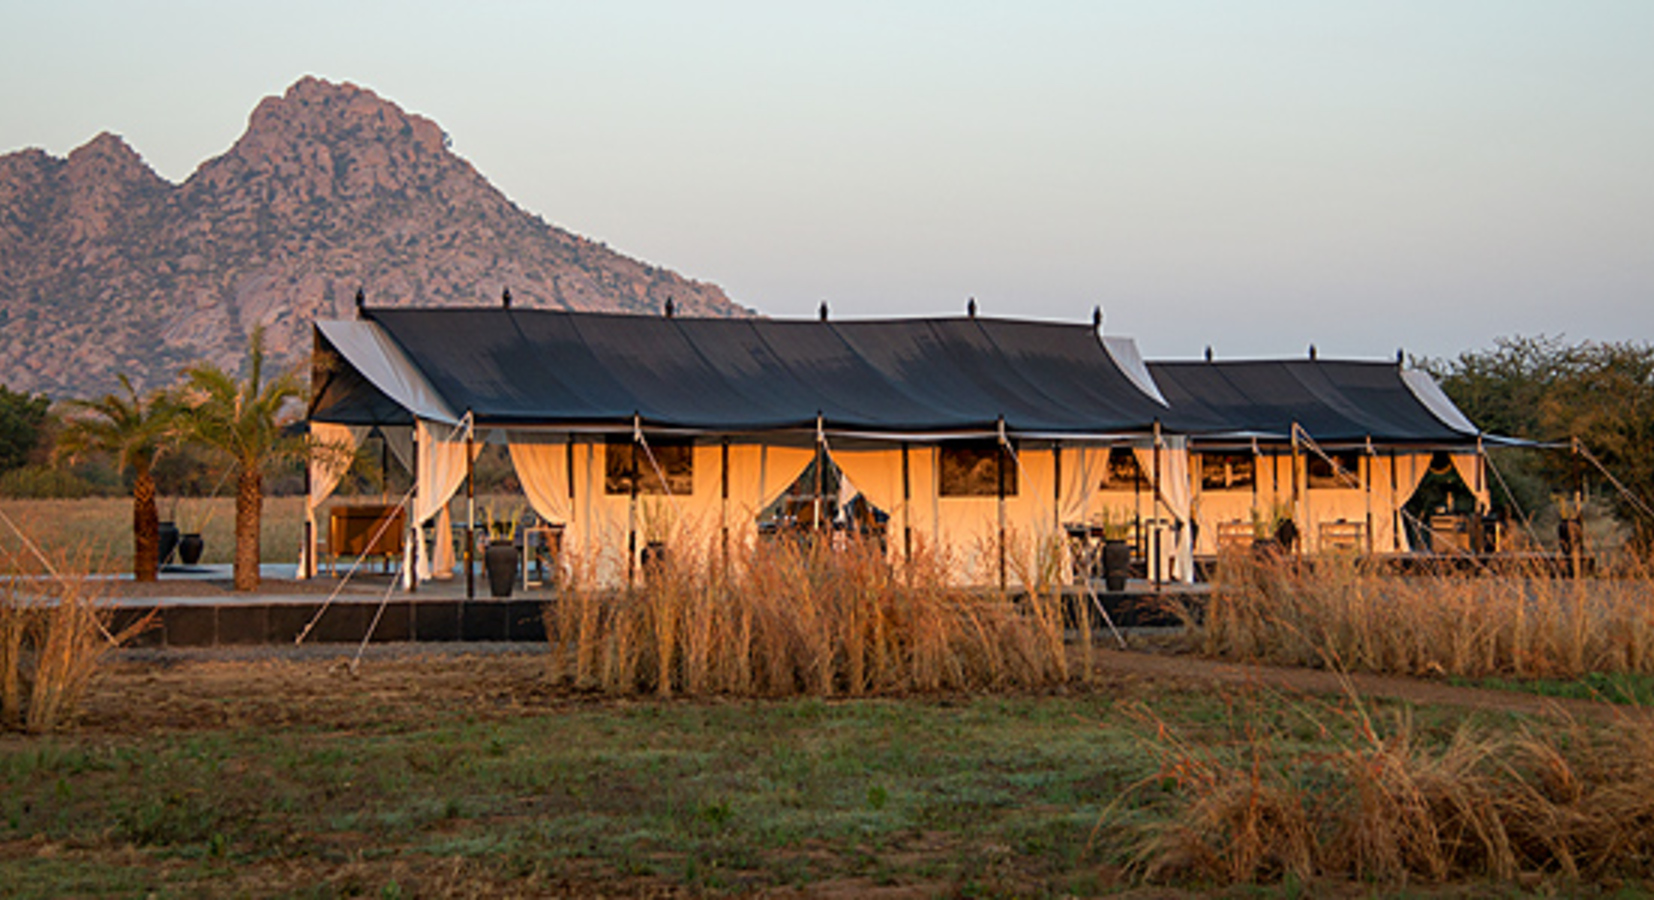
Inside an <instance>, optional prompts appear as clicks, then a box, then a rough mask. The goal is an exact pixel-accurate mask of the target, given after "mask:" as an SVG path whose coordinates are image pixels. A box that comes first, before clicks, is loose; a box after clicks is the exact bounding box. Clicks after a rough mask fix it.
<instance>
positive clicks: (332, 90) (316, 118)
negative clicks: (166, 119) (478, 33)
mask: <svg viewBox="0 0 1654 900" xmlns="http://www.w3.org/2000/svg"><path fill="white" fill-rule="evenodd" d="M359 286H360V287H365V289H366V290H367V293H368V297H369V302H370V303H371V304H373V305H376V306H378V305H383V306H464V305H482V304H491V303H497V302H498V301H499V296H500V292H501V291H502V290H503V289H505V288H509V289H510V290H511V293H512V299H513V303H514V304H515V305H518V306H524V307H547V308H554V309H584V310H599V309H601V310H617V311H636V312H639V313H650V314H654V313H658V312H659V310H660V309H661V307H662V306H663V305H664V304H665V302H666V300H667V299H669V298H670V299H671V300H672V301H673V302H674V303H675V304H676V306H677V308H678V310H680V311H681V313H682V314H688V315H712V316H724V315H743V314H746V313H747V311H746V310H744V309H742V308H741V307H739V306H736V305H735V304H733V303H731V302H730V300H729V299H728V298H727V297H726V296H724V293H723V291H722V290H720V289H719V288H718V287H716V286H715V285H711V284H707V283H704V282H698V281H692V280H689V279H686V278H683V277H682V276H679V275H677V274H676V273H673V272H670V271H667V270H665V269H662V268H660V267H657V266H652V265H649V264H648V263H643V262H639V261H637V260H633V259H630V258H627V257H625V256H622V255H620V254H618V253H615V252H613V251H611V250H609V249H608V248H607V247H605V246H604V245H602V244H600V243H597V242H594V241H590V240H587V239H585V238H582V237H580V236H579V235H576V234H572V233H570V232H568V231H565V230H563V229H561V228H557V227H555V226H552V225H550V224H548V223H547V222H545V221H544V220H543V219H541V218H540V217H538V216H535V215H532V214H530V213H527V212H525V211H524V210H522V209H520V208H518V207H517V206H516V205H515V204H513V203H512V202H511V201H510V200H509V199H508V198H506V197H505V196H504V195H503V194H501V193H500V192H499V191H498V190H496V189H495V188H494V187H493V186H492V185H490V184H489V183H488V181H487V180H486V179H484V178H483V177H482V176H481V175H480V174H479V173H478V172H477V171H476V169H474V168H472V166H471V165H470V164H469V163H467V162H466V161H465V160H464V159H462V158H460V157H459V156H456V155H455V154H454V153H452V152H451V151H450V150H449V149H448V147H447V140H446V136H445V135H444V134H443V132H442V129H441V128H439V127H438V126H437V124H436V123H435V122H432V121H431V120H429V119H426V118H423V117H421V116H417V115H410V114H408V113H406V112H404V111H403V110H401V109H400V108H398V107H397V106H396V105H395V104H392V103H390V102H388V101H386V100H383V99H381V98H379V97H378V96H376V95H375V94H373V92H371V91H368V90H365V89H362V88H359V87H355V86H353V85H350V84H333V83H329V82H326V81H322V80H320V79H316V78H305V79H303V80H301V81H299V82H298V83H296V84H294V85H293V86H292V87H291V88H289V89H288V90H287V92H286V93H285V94H284V95H282V96H280V97H268V98H265V100H264V101H263V102H261V103H260V104H259V105H258V107H257V108H256V109H255V110H254V111H253V114H252V116H251V118H250V120H249V122H248V127H247V130H246V132H245V133H244V134H243V135H242V136H241V138H240V139H239V140H238V141H236V143H235V146H233V147H231V148H230V150H229V152H227V153H225V154H224V155H222V156H219V157H217V158H215V159H211V160H208V161H207V162H205V163H203V164H202V165H201V166H200V167H199V168H198V169H197V170H196V171H195V173H194V174H193V175H191V176H190V178H189V179H188V180H187V181H185V182H184V183H183V184H180V185H174V184H171V183H169V182H167V181H166V180H164V179H162V178H160V177H159V176H157V175H156V174H155V172H154V171H153V170H151V169H150V168H149V167H148V166H147V165H146V164H145V163H144V162H143V160H142V159H141V158H139V156H138V154H137V153H135V152H134V151H133V150H132V148H131V147H129V146H127V144H126V142H125V141H123V140H121V139H120V138H119V137H117V136H115V135H113V134H108V133H105V134H100V135H98V136H97V137H96V138H93V139H92V140H91V141H90V142H89V143H87V144H86V145H84V146H82V147H80V148H78V149H76V150H74V151H73V152H71V153H70V154H69V156H68V158H67V159H57V158H54V157H52V156H49V155H48V154H46V153H43V152H41V151H39V150H24V151H20V152H17V153H11V154H8V155H6V156H3V157H0V382H3V383H5V384H7V385H9V386H10V387H12V388H13V389H17V390H28V391H44V392H46V393H48V394H51V395H52V396H53V397H67V396H91V395H94V394H97V393H102V392H105V391H108V390H111V389H112V388H113V386H114V385H115V382H116V374H117V373H121V372H124V373H126V374H127V375H128V376H130V377H131V378H132V379H133V381H134V382H135V383H137V384H139V385H140V386H157V385H162V384H166V383H169V382H170V381H171V380H172V379H173V378H174V377H175V376H176V374H177V372H178V371H179V369H181V368H182V367H183V366H185V365H188V364H190V363H192V362H195V361H198V360H209V361H212V362H215V363H218V364H220V365H223V366H226V367H228V368H232V369H233V368H234V367H235V366H236V365H237V364H238V363H239V361H240V360H241V358H242V354H243V351H244V349H245V346H246V336H247V334H248V332H249V331H250V330H251V329H252V328H253V327H254V326H255V325H258V324H263V325H264V326H265V327H266V332H267V335H268V343H267V347H268V349H269V351H270V354H271V356H272V358H273V359H274V360H275V361H276V362H278V363H292V362H296V361H298V360H300V359H302V358H303V357H304V356H305V355H306V354H308V352H309V347H310V323H311V321H312V320H313V319H315V318H317V317H327V316H343V315H349V314H350V312H351V307H352V301H353V298H354V296H355V293H356V290H357V288H358V287H359Z"/></svg>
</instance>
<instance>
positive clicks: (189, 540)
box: [178, 532, 207, 566]
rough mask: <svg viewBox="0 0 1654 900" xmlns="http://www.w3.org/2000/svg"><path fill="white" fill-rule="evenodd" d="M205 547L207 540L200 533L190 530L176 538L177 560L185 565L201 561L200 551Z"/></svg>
mask: <svg viewBox="0 0 1654 900" xmlns="http://www.w3.org/2000/svg"><path fill="white" fill-rule="evenodd" d="M205 549H207V542H206V541H204V540H202V539H201V535H199V534H195V533H193V532H191V533H190V534H186V535H184V536H183V537H181V538H179V539H178V561H179V562H181V563H183V564H184V565H186V566H193V565H195V564H196V563H198V562H200V561H201V551H203V550H205Z"/></svg>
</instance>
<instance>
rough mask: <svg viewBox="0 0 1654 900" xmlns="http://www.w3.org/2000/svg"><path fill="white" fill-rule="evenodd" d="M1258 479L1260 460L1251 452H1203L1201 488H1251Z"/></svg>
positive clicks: (1221, 489) (1207, 489)
mask: <svg viewBox="0 0 1654 900" xmlns="http://www.w3.org/2000/svg"><path fill="white" fill-rule="evenodd" d="M1257 481H1258V460H1257V457H1255V456H1253V455H1252V454H1250V453H1202V454H1201V455H1200V488H1201V490H1204V491H1230V490H1238V489H1243V488H1250V487H1252V486H1253V485H1254V484H1256V483H1257Z"/></svg>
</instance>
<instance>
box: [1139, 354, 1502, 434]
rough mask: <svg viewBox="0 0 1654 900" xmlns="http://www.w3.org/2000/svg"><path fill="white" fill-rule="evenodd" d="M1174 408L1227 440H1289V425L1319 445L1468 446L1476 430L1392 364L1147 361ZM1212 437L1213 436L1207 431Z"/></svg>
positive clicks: (1441, 397) (1432, 387)
mask: <svg viewBox="0 0 1654 900" xmlns="http://www.w3.org/2000/svg"><path fill="white" fill-rule="evenodd" d="M1148 367H1149V372H1150V373H1151V374H1152V375H1153V377H1154V380H1155V383H1156V384H1158V385H1159V386H1160V390H1161V392H1162V393H1163V394H1164V395H1165V397H1166V399H1167V400H1168V401H1169V402H1170V403H1171V405H1172V407H1173V408H1174V409H1175V410H1177V414H1176V415H1173V416H1169V417H1168V422H1173V421H1176V420H1177V419H1179V418H1180V417H1181V416H1183V415H1185V414H1196V415H1199V416H1204V417H1206V418H1208V419H1217V420H1221V421H1223V422H1224V423H1226V427H1227V429H1228V431H1229V432H1230V436H1231V437H1251V436H1257V437H1260V438H1264V439H1269V440H1290V438H1291V435H1292V427H1293V425H1294V424H1296V425H1297V426H1298V427H1299V428H1300V429H1302V431H1303V432H1304V433H1306V434H1308V435H1309V437H1310V438H1312V439H1313V440H1315V441H1317V442H1320V443H1329V444H1331V443H1359V442H1364V441H1366V440H1368V439H1371V440H1373V441H1375V442H1382V443H1387V444H1446V445H1463V444H1466V443H1474V442H1475V441H1476V440H1477V437H1478V432H1477V429H1476V427H1475V425H1473V424H1472V423H1471V422H1470V421H1469V420H1468V419H1467V418H1465V416H1464V414H1463V413H1462V412H1460V411H1459V409H1458V408H1457V407H1455V406H1454V405H1453V402H1452V401H1451V400H1449V399H1448V398H1447V396H1446V395H1445V394H1443V393H1442V392H1441V388H1440V387H1439V386H1437V385H1436V383H1435V381H1434V380H1432V379H1431V378H1430V377H1429V376H1428V375H1425V374H1424V373H1422V372H1411V371H1407V370H1405V369H1403V368H1402V367H1401V366H1400V365H1399V364H1397V363H1393V362H1365V361H1350V360H1310V359H1291V360H1243V361H1232V362H1150V363H1149V364H1148ZM1214 438H1215V436H1214Z"/></svg>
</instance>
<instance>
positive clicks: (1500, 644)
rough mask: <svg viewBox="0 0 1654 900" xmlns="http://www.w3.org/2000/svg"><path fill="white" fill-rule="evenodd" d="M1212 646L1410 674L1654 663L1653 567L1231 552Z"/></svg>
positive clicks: (1214, 652) (1203, 627)
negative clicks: (1579, 574) (1408, 561)
mask: <svg viewBox="0 0 1654 900" xmlns="http://www.w3.org/2000/svg"><path fill="white" fill-rule="evenodd" d="M1196 636H1197V640H1198V645H1199V647H1200V650H1201V651H1202V652H1203V653H1204V654H1206V655H1209V656H1214V657H1219V658H1224V659H1233V660H1245V661H1260V662H1270V663H1277V664H1283V665H1301V666H1316V667H1329V668H1336V669H1341V670H1351V671H1369V672H1384V673H1394V674H1403V675H1434V676H1439V675H1462V676H1467V677H1481V676H1489V675H1514V676H1519V677H1560V678H1567V677H1577V676H1579V675H1583V674H1585V673H1587V672H1635V673H1650V672H1654V571H1651V569H1650V568H1649V566H1648V565H1647V563H1646V562H1645V561H1642V560H1640V559H1638V558H1633V557H1626V558H1624V559H1623V560H1620V561H1618V562H1616V563H1615V564H1614V567H1613V568H1612V569H1609V570H1607V571H1604V572H1603V573H1602V574H1601V575H1599V576H1598V577H1591V578H1580V579H1574V578H1569V577H1565V576H1562V575H1559V574H1558V573H1556V572H1554V571H1552V570H1550V569H1548V568H1546V567H1544V566H1541V565H1538V564H1526V565H1524V564H1512V565H1509V566H1507V567H1505V568H1503V569H1501V570H1498V571H1491V572H1483V573H1471V572H1459V571H1455V570H1443V571H1438V572H1435V573H1432V574H1409V575H1398V574H1395V573H1391V572H1387V571H1384V570H1382V569H1379V568H1377V567H1373V566H1370V565H1367V564H1364V563H1362V562H1360V561H1359V560H1356V559H1354V558H1351V557H1337V556H1327V557H1317V558H1314V559H1312V560H1309V561H1308V562H1307V563H1304V564H1293V563H1291V562H1285V561H1280V560H1272V559H1267V558H1265V559H1259V558H1256V557H1254V556H1252V555H1250V554H1246V553H1235V554H1230V555H1226V556H1225V557H1224V558H1223V560H1222V564H1221V566H1220V569H1219V575H1218V578H1217V582H1216V584H1215V585H1214V590H1213V592H1212V597H1211V600H1210V602H1209V604H1208V605H1207V608H1206V611H1205V617H1204V621H1203V622H1202V623H1201V624H1200V626H1199V627H1198V629H1197V630H1196Z"/></svg>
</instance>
